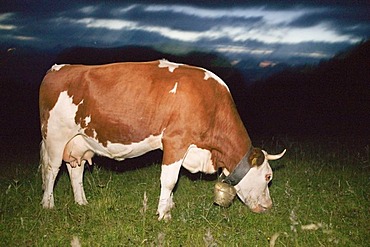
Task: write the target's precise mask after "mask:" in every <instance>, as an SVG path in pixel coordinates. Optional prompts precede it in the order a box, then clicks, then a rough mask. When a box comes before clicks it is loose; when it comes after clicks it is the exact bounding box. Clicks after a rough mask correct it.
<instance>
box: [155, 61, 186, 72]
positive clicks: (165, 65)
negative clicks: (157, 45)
mask: <svg viewBox="0 0 370 247" xmlns="http://www.w3.org/2000/svg"><path fill="white" fill-rule="evenodd" d="M180 65H182V64H179V63H172V62H170V61H168V60H166V59H162V60H159V65H158V67H159V68H168V70H169V71H170V72H173V71H174V70H175V69H177V68H178V67H179V66H180Z"/></svg>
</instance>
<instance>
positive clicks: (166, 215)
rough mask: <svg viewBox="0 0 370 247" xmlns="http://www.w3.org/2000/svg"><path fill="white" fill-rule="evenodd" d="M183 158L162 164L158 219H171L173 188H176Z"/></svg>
mask: <svg viewBox="0 0 370 247" xmlns="http://www.w3.org/2000/svg"><path fill="white" fill-rule="evenodd" d="M181 164H182V160H180V161H177V162H175V163H173V164H170V165H162V171H161V194H160V197H159V204H158V210H157V214H158V215H159V217H158V220H162V219H165V220H169V219H171V213H170V210H171V208H172V207H173V206H174V203H173V200H172V190H173V189H174V187H175V185H176V183H177V180H178V177H179V172H180V167H181Z"/></svg>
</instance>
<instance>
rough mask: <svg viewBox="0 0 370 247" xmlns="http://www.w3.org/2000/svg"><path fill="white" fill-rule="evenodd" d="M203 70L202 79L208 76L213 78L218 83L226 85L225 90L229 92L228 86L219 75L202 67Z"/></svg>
mask: <svg viewBox="0 0 370 247" xmlns="http://www.w3.org/2000/svg"><path fill="white" fill-rule="evenodd" d="M203 70H204V80H208V79H209V78H213V79H214V80H216V81H217V82H218V83H220V84H221V85H223V86H224V87H226V88H227V90H228V91H229V92H230V90H229V87H228V86H227V85H226V83H225V82H224V81H223V80H222V79H221V78H220V77H218V76H217V75H216V74H215V73H213V72H211V71H209V70H206V69H203Z"/></svg>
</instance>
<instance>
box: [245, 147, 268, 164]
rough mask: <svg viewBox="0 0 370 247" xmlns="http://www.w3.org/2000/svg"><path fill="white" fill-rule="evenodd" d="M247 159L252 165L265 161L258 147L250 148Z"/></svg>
mask: <svg viewBox="0 0 370 247" xmlns="http://www.w3.org/2000/svg"><path fill="white" fill-rule="evenodd" d="M248 161H249V164H251V166H252V167H254V166H260V165H262V163H263V162H264V161H265V155H264V153H263V152H262V150H261V149H260V148H252V150H251V153H250V155H249V157H248Z"/></svg>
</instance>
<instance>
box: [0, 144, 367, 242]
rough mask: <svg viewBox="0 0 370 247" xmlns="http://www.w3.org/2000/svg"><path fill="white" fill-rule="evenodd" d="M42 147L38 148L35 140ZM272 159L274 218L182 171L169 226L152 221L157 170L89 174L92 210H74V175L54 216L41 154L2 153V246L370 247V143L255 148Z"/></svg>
mask: <svg viewBox="0 0 370 247" xmlns="http://www.w3.org/2000/svg"><path fill="white" fill-rule="evenodd" d="M36 142H37V141H36ZM254 143H255V146H260V147H262V148H264V149H266V150H268V151H269V152H270V153H274V152H280V151H281V150H282V149H283V148H287V153H286V155H285V156H284V157H283V158H282V159H280V160H278V161H272V162H270V164H271V167H272V168H273V170H274V179H273V181H272V183H271V186H270V193H271V196H272V199H273V202H274V206H273V208H272V210H270V211H269V212H268V213H264V214H255V213H252V212H250V211H249V210H248V209H247V207H245V206H244V205H243V204H242V203H241V202H239V201H238V199H237V198H236V199H235V200H234V202H233V204H232V205H231V207H229V208H220V207H218V206H215V205H213V187H214V185H215V182H216V180H217V176H216V175H215V176H205V175H202V174H195V175H191V174H189V173H187V172H186V171H182V172H181V175H180V178H179V181H178V186H177V189H176V191H175V194H174V201H175V203H176V206H175V208H174V209H173V210H172V220H171V221H170V222H164V221H161V222H158V221H157V216H156V210H157V203H158V198H159V190H160V181H159V176H160V165H159V164H152V165H150V164H144V165H141V166H142V167H141V168H140V169H132V166H130V167H129V168H130V169H125V168H124V167H125V161H123V162H120V163H118V162H113V163H112V162H110V165H106V164H104V162H105V160H104V159H97V160H95V163H96V164H95V165H94V166H93V167H86V171H85V177H84V187H85V192H86V196H87V199H88V201H89V204H88V205H87V206H78V205H75V203H74V200H73V193H72V189H71V185H70V181H69V177H68V174H67V173H66V172H65V170H63V169H62V171H61V174H60V176H59V180H58V182H57V184H56V187H55V192H54V193H55V205H56V207H55V209H52V210H45V209H42V207H41V205H40V201H41V198H42V191H41V174H40V172H39V171H38V157H39V155H38V147H37V143H36V145H35V144H33V145H31V146H26V145H25V144H22V145H24V147H23V146H22V145H21V146H22V147H21V146H18V147H7V146H4V145H3V146H2V152H1V155H2V157H0V162H1V166H0V190H1V192H0V245H1V246H69V245H70V244H71V241H72V240H73V239H74V241H75V242H79V243H80V244H81V246H369V238H370V224H369V222H370V221H369V216H370V192H369V187H370V164H369V155H370V150H369V149H370V147H369V143H366V142H359V141H357V140H352V141H349V142H342V141H339V140H335V141H333V140H322V141H309V140H305V141H298V140H292V139H288V138H274V139H272V140H268V141H266V140H265V141H264V142H254Z"/></svg>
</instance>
